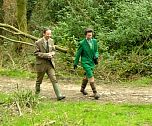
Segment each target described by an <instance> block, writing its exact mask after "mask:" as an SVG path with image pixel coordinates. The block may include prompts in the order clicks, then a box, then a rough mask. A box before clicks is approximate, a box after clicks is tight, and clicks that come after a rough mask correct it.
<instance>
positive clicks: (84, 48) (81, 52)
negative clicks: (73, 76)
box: [74, 39, 99, 76]
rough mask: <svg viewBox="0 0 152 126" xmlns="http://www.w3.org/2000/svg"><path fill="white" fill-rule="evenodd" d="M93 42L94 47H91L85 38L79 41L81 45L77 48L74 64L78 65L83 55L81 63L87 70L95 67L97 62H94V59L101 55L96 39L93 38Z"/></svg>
mask: <svg viewBox="0 0 152 126" xmlns="http://www.w3.org/2000/svg"><path fill="white" fill-rule="evenodd" d="M92 43H93V47H92V49H91V48H90V45H89V43H88V42H87V40H86V39H83V40H82V41H81V42H80V43H79V47H78V49H77V52H76V56H75V60H74V65H78V63H79V58H80V57H81V65H82V67H83V68H84V70H85V71H86V72H87V71H90V70H93V69H94V66H95V64H94V60H93V59H94V58H98V56H99V53H98V45H97V41H96V39H92ZM90 76H92V75H90Z"/></svg>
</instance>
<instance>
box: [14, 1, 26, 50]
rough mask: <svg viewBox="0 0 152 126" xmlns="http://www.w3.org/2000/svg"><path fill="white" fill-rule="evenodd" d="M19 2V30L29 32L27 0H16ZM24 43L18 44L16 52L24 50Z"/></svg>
mask: <svg viewBox="0 0 152 126" xmlns="http://www.w3.org/2000/svg"><path fill="white" fill-rule="evenodd" d="M16 2H17V25H18V28H19V30H21V31H22V32H25V33H27V18H26V14H27V9H26V4H27V1H26V0H16ZM21 40H22V41H26V38H23V39H21ZM23 48H24V47H23V44H17V45H16V49H15V50H16V52H17V53H21V52H23Z"/></svg>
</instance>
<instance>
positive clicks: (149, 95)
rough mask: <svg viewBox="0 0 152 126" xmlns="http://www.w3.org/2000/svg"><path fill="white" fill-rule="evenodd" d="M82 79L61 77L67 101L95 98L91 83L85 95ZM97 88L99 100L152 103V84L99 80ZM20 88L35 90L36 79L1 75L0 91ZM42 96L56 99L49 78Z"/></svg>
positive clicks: (7, 91)
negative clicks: (106, 82)
mask: <svg viewBox="0 0 152 126" xmlns="http://www.w3.org/2000/svg"><path fill="white" fill-rule="evenodd" d="M80 82H81V81H80V80H77V81H76V79H70V78H64V79H63V78H62V79H61V78H60V79H59V84H60V88H61V90H62V93H63V94H64V95H66V99H65V101H83V100H88V101H89V100H90V101H92V100H94V99H93V98H92V97H90V95H91V94H92V92H91V88H90V85H89V84H88V85H87V88H86V89H87V91H88V93H89V95H88V96H83V95H82V94H81V93H80V92H79V90H80ZM96 84H97V90H98V92H99V93H100V95H101V98H100V99H99V100H97V102H101V103H106V102H107V103H109V102H112V103H136V104H138V103H140V104H145V103H152V85H150V86H146V87H141V86H140V87H137V86H132V85H129V86H128V85H123V84H117V83H114V84H113V83H108V84H104V83H103V82H100V81H97V83H96ZM17 85H18V89H20V90H24V89H28V90H32V91H33V92H34V90H35V88H34V87H35V80H33V79H16V78H9V77H0V92H4V93H12V92H14V91H16V90H17ZM40 97H42V98H45V99H47V100H56V97H55V94H54V91H53V87H52V85H51V83H50V81H49V80H48V79H46V78H45V79H44V80H43V84H42V85H41V93H40Z"/></svg>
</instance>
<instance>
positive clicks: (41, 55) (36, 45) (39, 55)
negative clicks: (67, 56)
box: [34, 42, 51, 59]
mask: <svg viewBox="0 0 152 126" xmlns="http://www.w3.org/2000/svg"><path fill="white" fill-rule="evenodd" d="M34 54H35V56H37V57H39V58H43V59H49V58H51V56H50V53H42V52H41V51H40V48H39V45H38V42H35V51H34Z"/></svg>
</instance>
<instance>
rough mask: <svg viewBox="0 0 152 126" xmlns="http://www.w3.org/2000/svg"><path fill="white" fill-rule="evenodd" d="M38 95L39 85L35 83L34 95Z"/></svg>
mask: <svg viewBox="0 0 152 126" xmlns="http://www.w3.org/2000/svg"><path fill="white" fill-rule="evenodd" d="M39 93H40V84H39V83H36V85H35V94H36V95H38V94H39Z"/></svg>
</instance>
